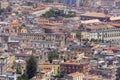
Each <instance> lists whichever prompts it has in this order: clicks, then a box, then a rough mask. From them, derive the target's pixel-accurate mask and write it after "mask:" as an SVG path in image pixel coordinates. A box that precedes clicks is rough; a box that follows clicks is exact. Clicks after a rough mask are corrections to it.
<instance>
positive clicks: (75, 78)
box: [65, 72, 84, 80]
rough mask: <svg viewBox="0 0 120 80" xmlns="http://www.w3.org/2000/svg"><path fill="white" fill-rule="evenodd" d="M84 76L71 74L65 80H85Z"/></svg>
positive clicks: (77, 73) (76, 73)
mask: <svg viewBox="0 0 120 80" xmlns="http://www.w3.org/2000/svg"><path fill="white" fill-rule="evenodd" d="M83 78H84V74H83V73H79V72H75V73H70V74H67V75H66V76H65V80H83Z"/></svg>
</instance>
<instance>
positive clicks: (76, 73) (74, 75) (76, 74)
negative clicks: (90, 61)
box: [67, 72, 84, 77]
mask: <svg viewBox="0 0 120 80" xmlns="http://www.w3.org/2000/svg"><path fill="white" fill-rule="evenodd" d="M83 75H84V74H83V73H79V72H75V73H70V74H67V76H71V77H76V76H83Z"/></svg>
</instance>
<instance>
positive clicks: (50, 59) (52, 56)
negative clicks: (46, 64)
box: [48, 52, 59, 63]
mask: <svg viewBox="0 0 120 80" xmlns="http://www.w3.org/2000/svg"><path fill="white" fill-rule="evenodd" d="M58 58H59V55H58V54H56V53H55V52H50V53H49V54H48V60H49V61H50V63H52V61H53V59H58Z"/></svg>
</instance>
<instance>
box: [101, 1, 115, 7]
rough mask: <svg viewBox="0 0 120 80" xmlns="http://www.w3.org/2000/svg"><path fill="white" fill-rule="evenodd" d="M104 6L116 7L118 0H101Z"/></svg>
mask: <svg viewBox="0 0 120 80" xmlns="http://www.w3.org/2000/svg"><path fill="white" fill-rule="evenodd" d="M101 5H102V6H108V7H114V6H116V0H101Z"/></svg>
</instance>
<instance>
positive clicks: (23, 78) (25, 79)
mask: <svg viewBox="0 0 120 80" xmlns="http://www.w3.org/2000/svg"><path fill="white" fill-rule="evenodd" d="M17 80H29V79H28V78H26V77H23V76H22V77H18V79H17Z"/></svg>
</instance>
